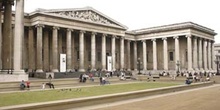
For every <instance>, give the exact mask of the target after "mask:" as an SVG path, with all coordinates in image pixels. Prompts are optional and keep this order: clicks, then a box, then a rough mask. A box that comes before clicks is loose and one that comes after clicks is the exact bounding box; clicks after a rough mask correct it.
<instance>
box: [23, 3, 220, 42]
mask: <svg viewBox="0 0 220 110" xmlns="http://www.w3.org/2000/svg"><path fill="white" fill-rule="evenodd" d="M86 6H91V7H93V8H95V9H96V10H98V11H100V12H102V13H104V14H105V15H107V16H109V17H111V18H112V19H114V20H116V21H118V22H120V23H122V24H124V25H126V26H127V27H128V28H129V30H134V29H140V28H147V27H153V26H160V25H167V24H173V23H180V22H187V21H192V22H195V23H198V24H200V25H203V26H206V27H208V28H211V29H214V30H215V32H217V33H219V34H220V23H219V21H220V15H219V10H220V6H219V4H218V0H25V12H32V11H34V10H35V9H37V8H44V9H63V8H82V7H86ZM219 37H220V36H219V35H217V36H216V37H215V40H216V43H220V38H219Z"/></svg>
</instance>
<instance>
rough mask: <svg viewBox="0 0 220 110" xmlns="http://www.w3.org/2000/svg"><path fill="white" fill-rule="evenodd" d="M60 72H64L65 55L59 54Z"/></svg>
mask: <svg viewBox="0 0 220 110" xmlns="http://www.w3.org/2000/svg"><path fill="white" fill-rule="evenodd" d="M60 72H66V54H60Z"/></svg>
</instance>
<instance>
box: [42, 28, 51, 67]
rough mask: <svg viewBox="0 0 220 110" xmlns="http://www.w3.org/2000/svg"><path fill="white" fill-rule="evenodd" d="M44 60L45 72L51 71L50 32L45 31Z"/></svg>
mask: <svg viewBox="0 0 220 110" xmlns="http://www.w3.org/2000/svg"><path fill="white" fill-rule="evenodd" d="M43 44H44V45H43V46H44V47H43V48H44V49H43V51H44V52H43V59H44V61H43V62H44V64H43V65H44V66H43V70H44V71H49V68H50V62H49V61H50V60H49V58H50V56H49V55H50V54H49V30H45V31H44V37H43Z"/></svg>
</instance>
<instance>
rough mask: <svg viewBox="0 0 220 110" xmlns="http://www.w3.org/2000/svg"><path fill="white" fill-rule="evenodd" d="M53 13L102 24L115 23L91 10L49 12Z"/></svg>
mask: <svg viewBox="0 0 220 110" xmlns="http://www.w3.org/2000/svg"><path fill="white" fill-rule="evenodd" d="M50 13H53V14H56V15H57V14H58V15H60V16H67V17H71V18H76V19H81V20H86V21H92V22H96V23H102V24H107V25H116V24H115V23H113V22H112V21H110V20H108V19H106V18H104V17H103V16H100V15H99V14H97V13H95V12H93V11H91V10H86V11H60V12H50Z"/></svg>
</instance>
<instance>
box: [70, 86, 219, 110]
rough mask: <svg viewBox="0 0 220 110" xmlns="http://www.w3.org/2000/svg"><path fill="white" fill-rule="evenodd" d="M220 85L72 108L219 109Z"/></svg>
mask: <svg viewBox="0 0 220 110" xmlns="http://www.w3.org/2000/svg"><path fill="white" fill-rule="evenodd" d="M219 96H220V85H219V84H215V85H213V86H209V87H204V88H199V89H193V90H187V91H181V92H175V93H169V94H164V95H157V96H151V97H144V98H140V99H134V100H127V101H121V102H115V103H111V104H103V105H97V106H93V107H87V108H79V109H74V110H219V108H220V103H219V100H220V97H219Z"/></svg>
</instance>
